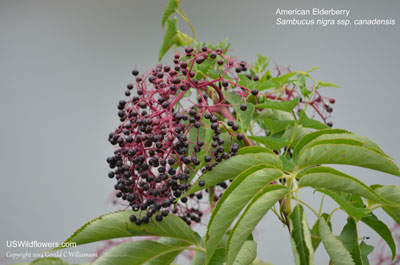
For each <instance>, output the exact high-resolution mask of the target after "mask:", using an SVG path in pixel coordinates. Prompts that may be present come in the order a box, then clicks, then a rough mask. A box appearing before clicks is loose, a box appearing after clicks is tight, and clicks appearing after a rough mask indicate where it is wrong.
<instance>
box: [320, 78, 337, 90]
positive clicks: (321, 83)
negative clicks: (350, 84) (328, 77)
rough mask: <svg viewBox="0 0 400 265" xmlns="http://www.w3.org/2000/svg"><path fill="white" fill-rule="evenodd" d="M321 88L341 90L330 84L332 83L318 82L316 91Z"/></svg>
mask: <svg viewBox="0 0 400 265" xmlns="http://www.w3.org/2000/svg"><path fill="white" fill-rule="evenodd" d="M321 87H337V88H342V87H341V86H338V85H335V84H332V83H329V82H321V81H319V80H318V83H317V89H318V88H321Z"/></svg>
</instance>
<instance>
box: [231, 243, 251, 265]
mask: <svg viewBox="0 0 400 265" xmlns="http://www.w3.org/2000/svg"><path fill="white" fill-rule="evenodd" d="M256 257H257V243H256V242H254V241H250V240H247V241H246V242H244V244H243V246H242V247H241V248H240V251H239V253H238V254H237V256H236V258H235V261H234V262H233V265H250V264H252V262H253V260H254V259H255V258H256Z"/></svg>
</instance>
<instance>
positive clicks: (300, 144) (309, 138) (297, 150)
mask: <svg viewBox="0 0 400 265" xmlns="http://www.w3.org/2000/svg"><path fill="white" fill-rule="evenodd" d="M347 132H348V131H345V130H342V129H326V130H321V131H316V132H312V133H309V134H307V135H305V136H304V137H303V138H301V140H300V141H299V142H298V143H297V145H296V146H295V148H294V150H293V159H294V161H297V157H298V154H299V153H300V151H301V150H303V148H304V147H305V146H306V145H307V144H309V143H310V142H311V141H312V140H314V139H316V138H317V137H319V136H321V135H324V134H338V133H347Z"/></svg>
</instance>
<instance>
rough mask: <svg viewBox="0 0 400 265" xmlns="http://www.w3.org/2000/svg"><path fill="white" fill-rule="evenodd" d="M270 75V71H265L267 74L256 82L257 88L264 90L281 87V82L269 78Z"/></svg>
mask: <svg viewBox="0 0 400 265" xmlns="http://www.w3.org/2000/svg"><path fill="white" fill-rule="evenodd" d="M268 76H270V74H269V71H267V72H266V73H265V75H264V76H263V77H262V78H261V79H260V80H259V81H257V82H256V88H257V89H258V91H264V90H267V89H270V88H279V87H280V85H281V84H280V83H279V82H278V81H276V80H275V79H269V80H268V79H267V77H268Z"/></svg>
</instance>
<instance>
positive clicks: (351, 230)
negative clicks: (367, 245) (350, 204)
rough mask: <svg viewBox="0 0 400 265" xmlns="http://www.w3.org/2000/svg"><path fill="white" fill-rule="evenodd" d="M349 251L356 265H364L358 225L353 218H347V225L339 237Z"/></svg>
mask: <svg viewBox="0 0 400 265" xmlns="http://www.w3.org/2000/svg"><path fill="white" fill-rule="evenodd" d="M337 238H338V239H339V240H340V241H341V242H342V243H343V246H344V247H345V248H346V249H347V251H348V252H349V253H350V254H351V257H352V259H353V261H354V263H355V264H356V265H363V263H362V259H361V250H360V246H359V245H358V234H357V224H356V221H355V220H354V218H353V217H349V218H347V224H346V225H345V226H344V227H343V230H342V232H341V234H340V235H339V236H338V237H337Z"/></svg>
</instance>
